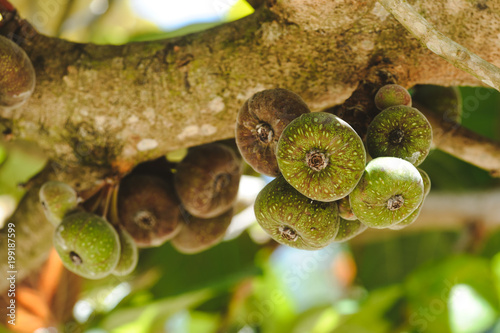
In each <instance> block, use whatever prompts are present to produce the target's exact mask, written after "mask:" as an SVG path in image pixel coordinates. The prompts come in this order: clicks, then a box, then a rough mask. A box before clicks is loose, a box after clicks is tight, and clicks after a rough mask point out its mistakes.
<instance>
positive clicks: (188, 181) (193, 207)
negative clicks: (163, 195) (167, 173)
mask: <svg viewBox="0 0 500 333" xmlns="http://www.w3.org/2000/svg"><path fill="white" fill-rule="evenodd" d="M242 171H243V167H242V163H241V160H240V159H239V158H238V157H237V156H236V154H235V153H234V152H233V151H232V150H231V149H230V148H228V147H226V146H224V145H222V144H218V143H211V144H206V145H202V146H198V147H194V148H190V149H189V151H188V154H187V155H186V157H185V158H184V159H183V160H182V162H180V163H179V164H178V166H177V172H176V173H175V177H174V184H175V189H176V191H177V194H178V195H179V199H180V200H181V202H182V205H183V206H184V208H185V209H186V210H187V211H188V212H189V213H190V214H191V215H193V216H196V217H200V218H212V217H216V216H218V215H221V214H222V213H224V212H226V211H227V210H228V209H230V208H231V207H232V205H233V203H234V201H235V200H236V196H237V194H238V187H239V183H240V177H241V173H242Z"/></svg>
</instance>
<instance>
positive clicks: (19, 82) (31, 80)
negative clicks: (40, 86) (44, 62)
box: [0, 36, 35, 108]
mask: <svg viewBox="0 0 500 333" xmlns="http://www.w3.org/2000/svg"><path fill="white" fill-rule="evenodd" d="M33 90H35V70H34V69H33V65H32V63H31V60H30V59H29V58H28V56H27V55H26V53H25V52H24V50H23V49H22V48H20V47H19V45H17V44H16V43H14V42H13V41H11V40H10V39H7V38H5V37H3V36H0V107H5V108H14V107H18V106H20V105H22V104H23V103H24V102H26V100H27V99H28V98H29V97H30V96H31V94H32V93H33Z"/></svg>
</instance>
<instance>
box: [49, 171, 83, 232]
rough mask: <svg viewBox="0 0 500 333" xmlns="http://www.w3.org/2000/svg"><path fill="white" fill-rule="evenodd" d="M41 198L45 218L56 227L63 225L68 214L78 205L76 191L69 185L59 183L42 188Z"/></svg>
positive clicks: (54, 182)
mask: <svg viewBox="0 0 500 333" xmlns="http://www.w3.org/2000/svg"><path fill="white" fill-rule="evenodd" d="M39 198H40V203H41V204H42V206H43V211H44V213H45V217H47V220H49V222H50V223H52V224H53V225H54V226H55V227H57V226H58V225H59V223H61V221H62V219H63V217H64V216H65V215H66V214H67V213H69V212H71V211H73V210H74V209H75V208H76V206H77V205H78V195H77V194H76V191H75V190H74V189H73V188H72V187H71V186H69V185H68V184H66V183H63V182H59V181H48V182H46V183H44V184H43V185H42V187H40V192H39Z"/></svg>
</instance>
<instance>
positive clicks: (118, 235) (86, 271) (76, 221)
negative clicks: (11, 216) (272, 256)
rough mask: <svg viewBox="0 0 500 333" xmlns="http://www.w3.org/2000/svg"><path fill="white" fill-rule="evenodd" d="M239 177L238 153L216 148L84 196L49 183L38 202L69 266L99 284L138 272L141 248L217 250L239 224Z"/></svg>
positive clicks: (145, 167) (196, 150)
mask: <svg viewBox="0 0 500 333" xmlns="http://www.w3.org/2000/svg"><path fill="white" fill-rule="evenodd" d="M241 174H242V161H241V158H240V157H239V156H238V155H237V154H236V153H235V151H234V150H233V149H232V148H231V147H230V146H228V145H225V144H223V143H210V144H207V145H202V146H198V147H193V148H190V149H189V150H188V151H187V154H186V155H185V156H184V157H183V158H181V159H180V161H178V162H176V163H173V162H171V161H168V160H167V159H166V158H165V157H162V158H159V159H157V160H153V161H148V162H145V163H142V164H139V165H138V166H137V167H136V168H134V170H132V171H131V172H130V173H129V174H128V175H126V176H125V177H123V178H122V179H119V180H113V179H107V180H103V181H101V182H100V184H98V185H97V186H95V187H94V188H91V189H87V190H84V191H80V192H77V191H75V189H74V188H73V187H71V186H70V185H68V184H67V183H64V182H60V181H48V182H46V183H44V184H43V185H42V186H41V188H40V192H39V198H40V202H41V205H42V207H43V210H44V213H45V216H46V218H47V220H48V221H49V222H51V223H52V224H53V225H54V226H55V231H54V240H53V243H54V247H55V249H56V250H57V252H58V254H59V256H60V258H61V261H62V262H63V264H64V266H65V267H66V268H68V269H69V270H70V271H72V272H74V273H76V274H78V275H80V276H82V277H85V278H88V279H100V278H104V277H106V276H108V275H110V274H113V275H116V276H124V275H128V274H130V273H131V272H133V270H134V269H135V267H136V266H137V263H138V249H140V248H148V247H157V246H160V245H163V244H164V243H166V242H167V241H169V242H170V243H171V244H172V246H173V247H174V248H175V249H176V250H177V251H179V252H181V253H184V254H193V253H198V252H201V251H204V250H207V249H209V248H211V247H213V246H214V245H216V244H218V243H219V242H220V241H221V240H222V238H223V236H224V234H225V232H226V229H227V227H228V226H229V224H230V222H231V219H232V216H233V211H234V205H235V200H236V197H237V192H238V187H239V181H240V177H241Z"/></svg>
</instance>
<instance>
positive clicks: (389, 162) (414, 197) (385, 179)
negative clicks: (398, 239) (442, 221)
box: [349, 157, 424, 229]
mask: <svg viewBox="0 0 500 333" xmlns="http://www.w3.org/2000/svg"><path fill="white" fill-rule="evenodd" d="M423 197H424V185H423V180H422V176H421V175H420V173H419V172H418V170H417V168H416V167H415V166H414V165H413V164H411V163H410V162H408V161H405V160H403V159H400V158H396V157H379V158H375V159H373V160H371V161H370V162H369V163H368V165H367V166H366V169H365V172H364V174H363V177H361V180H360V182H359V184H358V185H357V186H356V188H355V189H354V190H353V191H352V192H351V194H350V195H349V199H350V203H351V209H352V211H353V212H354V215H356V217H357V218H358V220H360V221H361V222H362V223H363V224H365V225H367V226H368V227H371V228H379V229H380V228H387V227H390V226H392V225H395V224H396V223H399V222H401V221H402V220H404V219H405V218H407V217H408V216H409V215H410V214H411V213H412V212H413V211H414V210H415V209H417V207H418V206H419V205H420V203H421V202H422V199H423Z"/></svg>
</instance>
